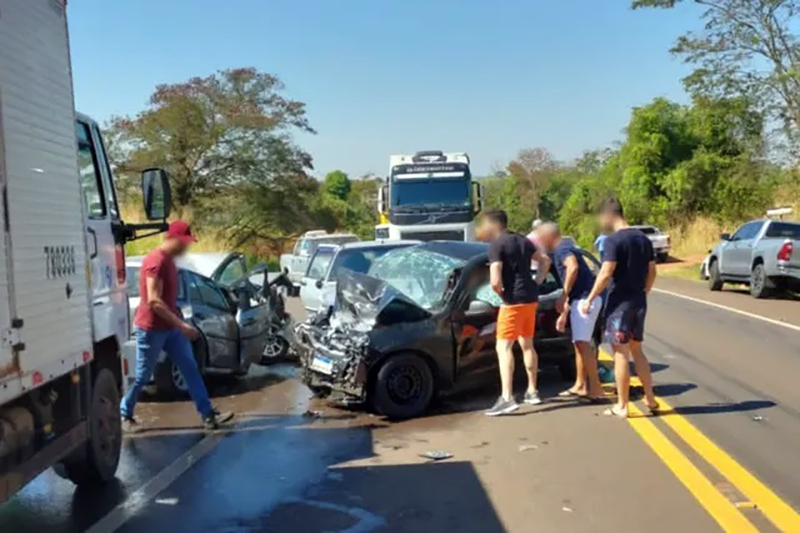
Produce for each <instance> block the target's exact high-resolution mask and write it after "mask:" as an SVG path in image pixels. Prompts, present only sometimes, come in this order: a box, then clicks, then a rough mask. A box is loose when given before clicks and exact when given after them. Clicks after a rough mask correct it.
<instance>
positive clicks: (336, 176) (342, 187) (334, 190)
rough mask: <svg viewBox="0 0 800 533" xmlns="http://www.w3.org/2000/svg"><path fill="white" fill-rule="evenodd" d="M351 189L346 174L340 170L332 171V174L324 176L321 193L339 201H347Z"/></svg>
mask: <svg viewBox="0 0 800 533" xmlns="http://www.w3.org/2000/svg"><path fill="white" fill-rule="evenodd" d="M351 188H352V184H351V183H350V178H348V177H347V174H345V173H344V172H342V171H341V170H334V171H333V172H328V175H327V176H325V183H324V184H323V186H322V191H323V192H324V193H325V194H329V195H330V196H332V197H334V198H338V199H339V200H347V197H348V196H349V195H350V189H351Z"/></svg>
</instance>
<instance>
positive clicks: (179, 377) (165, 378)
mask: <svg viewBox="0 0 800 533" xmlns="http://www.w3.org/2000/svg"><path fill="white" fill-rule="evenodd" d="M192 351H193V352H194V359H195V362H197V369H198V370H199V371H200V376H201V377H203V376H204V375H205V370H206V345H205V342H203V341H202V340H198V341H197V342H195V343H194V344H193V345H192ZM155 382H156V394H158V396H159V397H160V398H163V399H165V400H177V399H182V398H186V397H187V396H189V387H188V385H186V380H185V379H183V374H181V371H180V370H179V369H178V365H176V364H175V363H173V362H172V361H171V360H170V359H169V357H168V358H167V359H165V360H164V361H163V362H161V363H158V365H157V366H156V371H155Z"/></svg>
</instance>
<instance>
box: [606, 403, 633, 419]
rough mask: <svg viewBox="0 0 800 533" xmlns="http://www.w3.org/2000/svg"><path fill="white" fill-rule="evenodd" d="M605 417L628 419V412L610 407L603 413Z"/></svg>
mask: <svg viewBox="0 0 800 533" xmlns="http://www.w3.org/2000/svg"><path fill="white" fill-rule="evenodd" d="M603 415H604V416H616V417H617V418H628V411H621V410H619V409H618V408H617V406H616V405H615V406H613V407H609V408H608V409H606V410H605V411H603Z"/></svg>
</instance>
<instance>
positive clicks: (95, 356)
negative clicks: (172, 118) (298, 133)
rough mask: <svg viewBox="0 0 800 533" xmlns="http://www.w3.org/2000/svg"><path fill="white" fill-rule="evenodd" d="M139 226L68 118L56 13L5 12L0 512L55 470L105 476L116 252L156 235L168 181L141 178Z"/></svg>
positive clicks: (112, 467) (113, 428)
mask: <svg viewBox="0 0 800 533" xmlns="http://www.w3.org/2000/svg"><path fill="white" fill-rule="evenodd" d="M143 189H144V190H143V193H144V199H145V204H146V211H147V212H148V217H149V218H150V219H151V220H153V219H158V220H159V222H158V223H153V224H141V225H138V226H132V225H129V224H125V223H124V222H123V221H122V220H121V218H120V210H119V206H118V204H117V196H116V193H115V190H114V180H113V177H112V174H111V169H110V166H109V163H108V159H107V157H106V153H105V148H104V146H103V140H102V137H101V135H100V129H99V128H98V127H97V124H96V123H95V122H94V121H92V120H90V119H89V118H88V117H85V116H83V115H80V114H76V113H75V109H74V104H73V94H72V73H71V65H70V55H69V39H68V37H67V18H66V3H65V1H64V0H0V190H1V191H2V195H3V198H2V201H1V202H0V231H2V232H3V233H2V236H1V237H0V504H2V503H3V502H5V501H7V500H8V499H9V498H11V497H12V496H13V495H14V494H15V493H16V492H17V491H18V490H19V489H20V488H21V487H22V486H24V485H25V484H26V483H27V482H28V481H30V480H32V479H33V478H34V477H36V476H37V475H39V473H41V472H42V471H44V470H45V469H46V468H49V467H50V466H56V467H57V468H56V471H57V472H58V473H59V474H60V475H62V476H64V477H66V478H68V479H70V480H72V481H73V482H75V483H77V484H81V485H85V484H98V483H102V482H105V481H108V480H110V479H112V478H113V477H114V474H115V472H116V469H117V464H118V462H119V455H120V445H121V443H122V432H121V423H120V414H119V403H120V394H121V393H122V392H123V390H124V387H125V383H126V377H127V374H130V373H131V372H133V369H132V368H130V365H126V364H124V363H123V360H122V359H121V357H120V347H121V345H122V343H123V342H124V341H125V340H127V338H128V335H129V320H130V317H129V316H128V296H127V290H126V279H125V254H124V249H123V246H124V244H125V242H126V241H129V240H131V239H133V238H135V236H136V232H137V230H153V231H159V230H160V229H161V228H163V227H164V226H165V224H164V219H165V218H166V217H167V216H168V214H169V205H170V195H169V183H168V181H167V180H166V174H165V173H164V172H163V171H161V170H150V171H146V172H145V175H144V176H143Z"/></svg>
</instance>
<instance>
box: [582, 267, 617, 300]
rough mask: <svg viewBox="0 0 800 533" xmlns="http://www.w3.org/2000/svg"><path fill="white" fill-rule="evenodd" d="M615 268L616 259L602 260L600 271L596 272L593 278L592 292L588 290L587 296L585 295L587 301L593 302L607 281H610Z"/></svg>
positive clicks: (604, 288) (606, 285) (606, 284)
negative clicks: (595, 277) (595, 276)
mask: <svg viewBox="0 0 800 533" xmlns="http://www.w3.org/2000/svg"><path fill="white" fill-rule="evenodd" d="M616 269H617V262H616V261H603V266H602V267H600V272H599V273H598V274H597V279H596V280H594V287H592V292H590V293H589V296H587V297H586V301H587V302H593V301H594V299H595V298H597V297H598V296H600V295H601V294H602V293H603V291H604V290H606V287H608V283H609V282H610V281H611V276H613V275H614V270H616Z"/></svg>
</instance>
